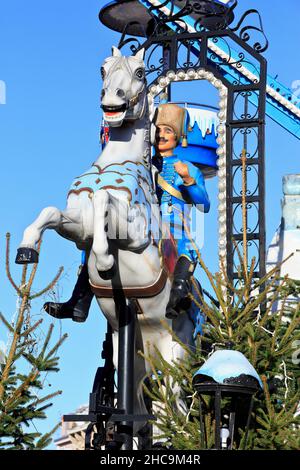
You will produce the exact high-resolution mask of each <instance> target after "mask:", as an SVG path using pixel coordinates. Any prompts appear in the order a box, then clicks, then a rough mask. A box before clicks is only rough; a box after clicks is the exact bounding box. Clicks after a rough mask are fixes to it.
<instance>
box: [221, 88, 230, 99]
mask: <svg viewBox="0 0 300 470" xmlns="http://www.w3.org/2000/svg"><path fill="white" fill-rule="evenodd" d="M227 93H228V92H227V88H225V87H224V88H222V90H220V96H221V98H223V97H225V96H227Z"/></svg>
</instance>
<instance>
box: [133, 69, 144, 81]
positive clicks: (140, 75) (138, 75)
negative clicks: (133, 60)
mask: <svg viewBox="0 0 300 470" xmlns="http://www.w3.org/2000/svg"><path fill="white" fill-rule="evenodd" d="M135 76H136V78H138V79H139V80H142V79H143V78H144V76H145V73H144V69H137V70H136V71H135Z"/></svg>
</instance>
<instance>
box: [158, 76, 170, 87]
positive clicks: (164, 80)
mask: <svg viewBox="0 0 300 470" xmlns="http://www.w3.org/2000/svg"><path fill="white" fill-rule="evenodd" d="M158 84H159V86H160V87H162V88H165V87H166V86H167V85H168V80H167V78H166V77H161V78H160V79H159V80H158Z"/></svg>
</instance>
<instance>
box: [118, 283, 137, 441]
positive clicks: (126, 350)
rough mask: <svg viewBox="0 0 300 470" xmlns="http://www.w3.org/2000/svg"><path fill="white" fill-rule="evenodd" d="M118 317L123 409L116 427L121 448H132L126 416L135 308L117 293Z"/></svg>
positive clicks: (130, 407)
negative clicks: (122, 416) (122, 414)
mask: <svg viewBox="0 0 300 470" xmlns="http://www.w3.org/2000/svg"><path fill="white" fill-rule="evenodd" d="M115 300H116V301H117V303H118V317H119V349H118V394H117V404H118V409H122V410H124V411H125V416H124V421H121V422H120V423H119V424H118V426H117V428H118V437H119V438H120V440H121V442H122V446H121V449H122V450H132V446H133V422H132V421H128V420H127V419H126V416H128V415H131V416H132V415H133V385H134V384H133V382H134V348H135V315H136V313H135V308H134V306H133V304H132V303H129V304H127V303H126V299H125V297H123V295H120V294H119V292H118V293H117V296H116V299H115Z"/></svg>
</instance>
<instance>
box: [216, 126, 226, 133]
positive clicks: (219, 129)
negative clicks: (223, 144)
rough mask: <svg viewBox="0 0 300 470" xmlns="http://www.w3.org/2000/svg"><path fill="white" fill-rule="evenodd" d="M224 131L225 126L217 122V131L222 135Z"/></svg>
mask: <svg viewBox="0 0 300 470" xmlns="http://www.w3.org/2000/svg"><path fill="white" fill-rule="evenodd" d="M225 132H226V127H225V126H224V125H223V124H219V125H218V126H217V133H218V134H221V135H222V134H225Z"/></svg>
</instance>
